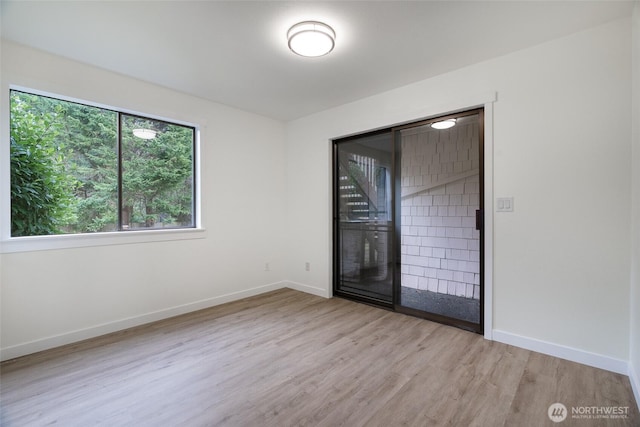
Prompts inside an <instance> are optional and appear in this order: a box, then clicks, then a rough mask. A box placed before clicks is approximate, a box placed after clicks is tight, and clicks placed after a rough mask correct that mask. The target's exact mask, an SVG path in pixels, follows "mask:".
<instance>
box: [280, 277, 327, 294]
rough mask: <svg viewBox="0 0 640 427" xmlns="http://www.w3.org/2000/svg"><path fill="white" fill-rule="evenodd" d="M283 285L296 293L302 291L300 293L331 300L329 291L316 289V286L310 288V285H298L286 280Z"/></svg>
mask: <svg viewBox="0 0 640 427" xmlns="http://www.w3.org/2000/svg"><path fill="white" fill-rule="evenodd" d="M282 283H283V286H285V287H287V288H290V289H294V290H296V291H300V292H306V293H308V294H312V295H317V296H319V297H323V298H331V295H330V294H329V291H327V290H326V289H322V288H316V287H315V286H309V285H305V284H303V283H298V282H292V281H289V280H286V281H284V282H282Z"/></svg>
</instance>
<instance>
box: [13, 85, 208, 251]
mask: <svg viewBox="0 0 640 427" xmlns="http://www.w3.org/2000/svg"><path fill="white" fill-rule="evenodd" d="M14 92H16V93H22V94H25V95H30V96H38V97H42V98H49V99H52V100H55V101H62V102H68V103H73V104H78V105H81V106H85V107H89V108H97V109H100V110H103V111H109V112H113V113H115V114H116V126H117V141H116V157H117V166H116V171H117V192H116V193H117V196H116V197H117V224H116V230H114V231H96V232H91V231H84V232H73V233H55V234H42V235H38V234H34V235H25V236H14V235H13V233H12V230H11V228H12V224H13V217H12V215H11V208H10V207H9V225H10V226H11V228H10V229H9V233H8V234H9V236H8V237H9V238H10V239H20V238H30V239H32V238H38V237H50V236H90V235H103V234H106V233H135V232H142V233H146V232H156V233H157V232H162V231H179V230H194V229H199V228H200V226H199V220H200V218H199V217H198V213H199V209H198V206H199V202H200V201H199V198H198V195H199V188H198V183H199V180H198V176H197V174H198V171H199V168H198V161H199V158H198V154H199V153H198V126H197V125H194V124H187V123H185V122H183V121H179V120H175V121H173V120H168V119H163V118H158V117H157V116H154V115H146V114H140V113H137V112H136V113H134V112H130V111H128V110H126V109H119V108H115V107H108V106H104V105H101V104H98V103H92V102H89V101H81V100H77V99H74V98H70V97H66V96H62V95H53V94H43V93H41V92H40V91H37V90H33V89H31V90H30V89H24V88H15V87H10V88H9V97H8V99H9V103H11V99H12V96H13V93H14ZM123 117H133V118H136V119H141V120H149V121H153V122H158V123H163V124H166V125H171V126H180V127H183V128H187V129H191V131H192V135H193V136H192V141H191V153H192V160H191V225H189V226H172V227H162V228H154V227H136V228H129V227H124V226H123V214H122V210H123V196H122V194H123V182H122V178H123V158H122V152H123V150H122V141H123V134H122V123H123ZM11 123H12V115H11V108H9V128H11ZM9 133H10V131H9ZM8 163H9V164H8V169H9V170H8V172H9V176H11V174H12V167H11V162H8ZM9 202H10V204H11V203H13V201H12V200H11V196H10V195H9Z"/></svg>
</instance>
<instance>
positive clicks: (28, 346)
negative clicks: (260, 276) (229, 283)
mask: <svg viewBox="0 0 640 427" xmlns="http://www.w3.org/2000/svg"><path fill="white" fill-rule="evenodd" d="M290 283H291V282H276V283H270V284H267V285H263V286H258V287H255V288H251V289H247V290H244V291H239V292H232V293H229V294H225V295H221V296H218V297H213V298H207V299H204V300H200V301H195V302H191V303H187V304H182V305H178V306H175V307H170V308H166V309H163V310H158V311H154V312H151V313H146V314H143V315H140V316H133V317H129V318H126V319H121V320H116V321H114V322H108V323H103V324H101V325H96V326H92V327H89V328H84V329H78V330H75V331H71V332H67V333H64V334H60V335H55V336H51V337H47V338H42V339H38V340H34V341H29V342H26V343H22V344H17V345H13V346H10V347H5V348H2V349H0V361H4V360H9V359H13V358H16V357H20V356H24V355H27V354H31V353H36V352H39V351H43V350H48V349H51V348H54V347H60V346H62V345H66V344H71V343H74V342H78V341H82V340H86V339H89V338H95V337H98V336H100V335H105V334H109V333H111V332H117V331H121V330H123V329H127V328H132V327H135V326H140V325H143V324H145V323H150V322H155V321H158V320H162V319H167V318H169V317H173V316H178V315H181V314H185V313H189V312H192V311H196V310H201V309H203V308H209V307H213V306H216V305H220V304H224V303H227V302H231V301H236V300H239V299H242V298H247V297H251V296H254V295H259V294H262V293H265V292H269V291H274V290H276V289H282V288H284V287H292V286H290ZM298 286H299V287H296V288H294V289H298V290H300V291H303V292H309V293H314V292H311V291H308V290H307V289H311V290H313V289H315V288H311V287H308V286H304V285H298Z"/></svg>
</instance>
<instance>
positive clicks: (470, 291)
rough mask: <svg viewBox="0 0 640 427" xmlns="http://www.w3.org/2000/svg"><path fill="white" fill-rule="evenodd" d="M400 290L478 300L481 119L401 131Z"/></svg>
mask: <svg viewBox="0 0 640 427" xmlns="http://www.w3.org/2000/svg"><path fill="white" fill-rule="evenodd" d="M401 144H402V158H401V168H402V169H401V174H402V181H401V189H402V203H401V219H400V220H401V233H402V240H401V254H402V269H401V276H402V286H406V287H410V288H415V289H422V290H429V291H431V292H437V293H441V294H448V295H456V296H460V297H465V298H473V299H479V298H480V232H479V231H478V230H476V229H475V226H476V221H475V215H476V209H479V201H480V173H479V167H480V150H479V126H478V124H477V120H469V121H466V122H465V121H462V120H461V121H460V122H459V124H458V125H456V126H454V127H453V128H450V129H447V130H436V129H432V128H431V127H429V126H423V127H421V128H417V129H416V128H413V129H410V130H407V131H403V133H402V141H401Z"/></svg>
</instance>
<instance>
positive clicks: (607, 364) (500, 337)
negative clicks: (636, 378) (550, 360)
mask: <svg viewBox="0 0 640 427" xmlns="http://www.w3.org/2000/svg"><path fill="white" fill-rule="evenodd" d="M492 335H493V340H494V341H498V342H501V343H504V344H510V345H513V346H516V347H521V348H524V349H527V350H531V351H535V352H538V353H543V354H548V355H549V356H555V357H559V358H561V359H566V360H570V361H572V362H577V363H582V364H583V365H587V366H593V367H594V368H600V369H604V370H607V371H611V372H615V373H618V374H623V375H629V366H630V365H629V362H628V361H626V360H622V359H616V358H614V357H609V356H604V355H602V354H597V353H591V352H589V351H585V350H580V349H577V348H573V347H567V346H564V345H560V344H554V343H551V342H547V341H541V340H537V339H534V338H528V337H523V336H521V335H516V334H512V333H510V332H505V331H500V330H496V329H494V330H493V334H492ZM636 400H637V394H636Z"/></svg>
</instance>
